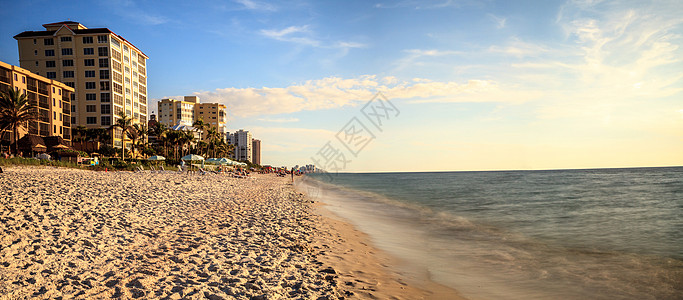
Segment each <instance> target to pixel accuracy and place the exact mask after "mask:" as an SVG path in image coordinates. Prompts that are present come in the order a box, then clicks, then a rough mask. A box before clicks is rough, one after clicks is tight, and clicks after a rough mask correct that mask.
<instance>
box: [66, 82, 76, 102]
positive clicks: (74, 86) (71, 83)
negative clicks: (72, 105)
mask: <svg viewBox="0 0 683 300" xmlns="http://www.w3.org/2000/svg"><path fill="white" fill-rule="evenodd" d="M64 84H66V85H67V86H70V87H72V88H76V84H75V83H73V82H65V83H64ZM75 95H76V94H71V100H73V98H74V96H75Z"/></svg>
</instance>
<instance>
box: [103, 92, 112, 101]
mask: <svg viewBox="0 0 683 300" xmlns="http://www.w3.org/2000/svg"><path fill="white" fill-rule="evenodd" d="M100 102H111V94H110V93H100Z"/></svg>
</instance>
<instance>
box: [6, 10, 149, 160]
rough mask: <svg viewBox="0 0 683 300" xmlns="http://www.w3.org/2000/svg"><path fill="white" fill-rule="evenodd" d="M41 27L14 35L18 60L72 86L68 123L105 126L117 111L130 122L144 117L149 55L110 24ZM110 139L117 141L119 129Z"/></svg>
mask: <svg viewBox="0 0 683 300" xmlns="http://www.w3.org/2000/svg"><path fill="white" fill-rule="evenodd" d="M43 27H45V30H43V31H25V32H22V33H20V34H18V35H16V36H14V38H15V39H16V40H17V42H18V44H19V63H20V65H21V67H22V68H25V69H28V70H30V71H32V72H34V73H36V74H39V75H41V76H44V77H47V78H48V79H55V80H58V81H61V82H63V83H64V84H66V85H68V86H70V87H72V88H74V89H75V92H74V93H73V96H72V98H71V126H72V127H76V126H80V125H83V126H86V127H88V128H102V127H104V128H109V127H110V126H111V125H113V124H115V123H116V120H117V119H118V118H119V115H120V114H121V113H125V114H126V115H127V116H129V117H132V118H133V121H134V123H146V122H147V69H146V66H147V59H149V57H147V55H145V54H144V53H143V52H142V51H140V49H138V48H137V47H135V46H134V45H133V44H131V43H130V42H129V41H127V40H126V39H124V38H123V37H121V36H120V35H118V34H115V33H114V32H112V31H111V30H109V29H108V28H87V27H85V26H83V25H82V24H80V23H78V22H72V21H65V22H58V23H51V24H44V25H43ZM112 142H113V144H114V146H116V147H120V146H121V130H120V129H117V130H116V131H115V132H114V135H113V141H112ZM127 144H128V143H127ZM127 146H129V145H127Z"/></svg>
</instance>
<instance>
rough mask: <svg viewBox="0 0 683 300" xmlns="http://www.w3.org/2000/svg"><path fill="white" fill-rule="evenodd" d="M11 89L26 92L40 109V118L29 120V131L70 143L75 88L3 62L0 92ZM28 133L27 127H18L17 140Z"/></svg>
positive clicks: (0, 71) (0, 63) (0, 73)
mask: <svg viewBox="0 0 683 300" xmlns="http://www.w3.org/2000/svg"><path fill="white" fill-rule="evenodd" d="M10 89H14V90H15V91H19V92H21V93H22V94H25V95H26V96H27V97H28V99H29V100H30V101H31V102H33V103H34V104H35V106H37V108H38V116H39V119H38V120H37V121H30V122H29V124H28V133H29V134H33V135H38V136H41V137H48V136H61V137H62V138H63V139H64V140H65V141H66V142H67V143H70V142H71V115H70V111H71V109H70V108H71V95H72V94H73V91H74V89H73V88H71V87H69V86H67V85H65V84H63V83H61V82H58V81H55V80H52V79H48V78H45V77H43V76H40V75H37V74H34V73H32V72H30V71H28V70H26V69H22V68H20V67H17V66H13V65H10V64H6V63H4V62H1V61H0V92H7V91H8V90H10ZM26 133H27V132H26V130H19V136H18V137H17V140H18V139H20V138H21V137H22V136H23V135H25V134H26ZM12 134H14V133H12V132H9V134H5V135H4V138H5V140H10V141H11V135H12Z"/></svg>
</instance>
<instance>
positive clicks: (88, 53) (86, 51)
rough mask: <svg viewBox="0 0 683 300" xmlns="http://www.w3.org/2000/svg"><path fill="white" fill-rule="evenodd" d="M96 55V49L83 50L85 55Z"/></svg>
mask: <svg viewBox="0 0 683 300" xmlns="http://www.w3.org/2000/svg"><path fill="white" fill-rule="evenodd" d="M93 54H95V48H83V55H93Z"/></svg>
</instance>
